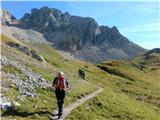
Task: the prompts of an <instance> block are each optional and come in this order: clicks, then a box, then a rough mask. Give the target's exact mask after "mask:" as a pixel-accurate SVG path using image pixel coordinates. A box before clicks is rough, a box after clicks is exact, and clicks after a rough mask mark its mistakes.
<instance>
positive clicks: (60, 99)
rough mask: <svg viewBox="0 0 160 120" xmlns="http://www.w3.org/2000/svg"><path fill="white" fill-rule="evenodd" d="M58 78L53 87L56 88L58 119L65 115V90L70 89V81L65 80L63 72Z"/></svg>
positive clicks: (59, 73)
mask: <svg viewBox="0 0 160 120" xmlns="http://www.w3.org/2000/svg"><path fill="white" fill-rule="evenodd" d="M57 75H58V76H57V77H56V78H55V79H54V81H53V84H52V87H55V94H56V98H57V104H58V118H59V119H60V117H61V116H62V114H63V103H64V98H65V90H66V88H68V87H69V86H68V81H67V80H66V79H65V78H64V73H63V72H58V74H57Z"/></svg>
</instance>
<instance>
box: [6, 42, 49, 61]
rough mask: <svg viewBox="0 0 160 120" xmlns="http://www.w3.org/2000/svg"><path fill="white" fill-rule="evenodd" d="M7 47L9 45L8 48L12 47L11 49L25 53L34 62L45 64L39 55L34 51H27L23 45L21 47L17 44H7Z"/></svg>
mask: <svg viewBox="0 0 160 120" xmlns="http://www.w3.org/2000/svg"><path fill="white" fill-rule="evenodd" d="M7 45H9V46H10V47H13V48H15V49H17V50H19V51H21V52H23V53H25V54H27V55H28V56H31V57H32V58H34V59H36V60H38V61H40V62H44V63H47V62H46V61H45V59H44V58H43V56H41V55H39V54H38V53H37V51H35V50H29V48H28V47H26V46H23V45H21V44H19V43H14V42H7Z"/></svg>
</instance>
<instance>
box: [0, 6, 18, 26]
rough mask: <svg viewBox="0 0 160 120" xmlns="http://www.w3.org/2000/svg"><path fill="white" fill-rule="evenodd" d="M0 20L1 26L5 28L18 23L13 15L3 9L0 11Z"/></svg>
mask: <svg viewBox="0 0 160 120" xmlns="http://www.w3.org/2000/svg"><path fill="white" fill-rule="evenodd" d="M0 19H1V25H2V26H5V25H8V26H9V25H11V24H12V25H13V24H15V23H17V22H18V21H17V20H16V18H15V17H14V16H13V15H11V14H10V13H9V12H8V11H6V10H4V9H0Z"/></svg>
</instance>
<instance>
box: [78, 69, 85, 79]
mask: <svg viewBox="0 0 160 120" xmlns="http://www.w3.org/2000/svg"><path fill="white" fill-rule="evenodd" d="M78 76H79V77H81V78H82V79H85V71H84V70H82V69H79V70H78Z"/></svg>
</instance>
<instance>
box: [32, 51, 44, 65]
mask: <svg viewBox="0 0 160 120" xmlns="http://www.w3.org/2000/svg"><path fill="white" fill-rule="evenodd" d="M31 56H32V57H33V58H35V59H36V60H38V61H41V62H44V63H46V61H45V59H44V58H43V57H42V56H41V55H38V54H37V52H36V51H35V50H31Z"/></svg>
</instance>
